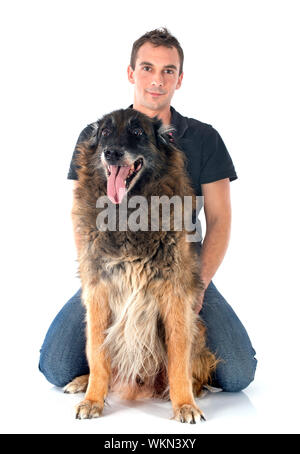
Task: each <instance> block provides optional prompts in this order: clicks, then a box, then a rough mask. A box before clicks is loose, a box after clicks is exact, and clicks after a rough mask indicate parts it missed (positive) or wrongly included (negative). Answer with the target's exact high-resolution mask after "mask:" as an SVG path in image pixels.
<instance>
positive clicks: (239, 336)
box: [39, 281, 257, 392]
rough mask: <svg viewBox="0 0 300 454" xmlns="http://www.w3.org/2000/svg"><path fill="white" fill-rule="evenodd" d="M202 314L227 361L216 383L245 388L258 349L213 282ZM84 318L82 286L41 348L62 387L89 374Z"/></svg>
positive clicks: (44, 364) (213, 344) (211, 341)
mask: <svg viewBox="0 0 300 454" xmlns="http://www.w3.org/2000/svg"><path fill="white" fill-rule="evenodd" d="M200 315H201V317H202V319H203V321H204V323H205V325H206V328H207V331H206V335H207V345H208V347H209V348H210V350H211V351H212V352H214V353H216V355H217V356H218V358H221V359H222V360H223V361H221V362H220V363H219V364H218V366H217V369H216V372H215V375H214V377H213V382H212V385H213V386H216V387H218V388H222V389H223V391H229V392H236V391H241V390H242V389H244V388H246V387H247V386H248V385H249V383H251V382H252V380H253V379H254V375H255V370H256V364H257V360H256V359H255V358H254V355H255V350H254V349H253V347H252V345H251V342H250V339H249V337H248V334H247V332H246V330H245V328H244V326H243V325H242V323H241V322H240V320H239V319H238V317H237V316H236V314H235V313H234V311H233V310H232V308H231V307H230V306H229V304H228V303H227V302H226V300H225V299H224V298H223V296H222V295H221V294H220V293H219V291H218V290H217V289H216V287H215V285H214V284H213V282H212V281H211V282H210V284H209V286H208V287H207V289H206V292H205V295H204V301H203V306H202V309H201V311H200ZM84 319H85V309H84V307H83V305H82V304H81V289H79V290H78V292H77V293H75V295H74V296H72V298H71V299H70V300H69V301H68V302H67V303H66V304H65V305H64V306H63V308H62V309H61V311H60V312H59V313H58V314H57V316H56V317H55V319H54V320H53V322H52V324H51V326H50V328H49V330H48V332H47V334H46V337H45V340H44V343H43V345H42V348H41V350H40V362H39V370H40V371H41V372H42V373H43V374H44V376H45V377H46V378H47V380H48V381H49V382H50V383H52V384H53V385H56V386H59V387H62V386H65V385H66V384H67V383H69V382H70V381H71V380H72V379H73V378H75V377H77V376H78V375H84V374H88V373H89V367H88V363H87V359H86V355H85V343H86V339H85V321H84Z"/></svg>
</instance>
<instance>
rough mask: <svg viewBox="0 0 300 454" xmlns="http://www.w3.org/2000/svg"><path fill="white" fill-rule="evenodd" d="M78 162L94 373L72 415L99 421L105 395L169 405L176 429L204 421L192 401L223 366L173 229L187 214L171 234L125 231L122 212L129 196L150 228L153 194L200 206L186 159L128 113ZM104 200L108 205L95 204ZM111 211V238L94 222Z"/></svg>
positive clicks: (189, 248)
mask: <svg viewBox="0 0 300 454" xmlns="http://www.w3.org/2000/svg"><path fill="white" fill-rule="evenodd" d="M76 161H77V164H78V166H79V168H78V170H77V173H78V186H77V188H76V189H75V192H74V207H73V222H74V224H75V225H74V227H75V230H76V231H77V233H78V235H79V236H80V248H79V253H78V261H79V274H80V278H81V283H82V300H83V303H84V305H85V307H86V322H87V329H86V335H87V346H86V353H87V359H88V363H89V368H90V375H89V376H88V375H85V376H81V377H77V378H75V379H74V380H73V381H72V382H71V383H69V385H67V387H66V388H65V391H66V392H79V391H85V390H86V388H87V390H86V395H85V398H84V400H83V401H82V402H81V403H79V405H78V406H77V411H76V417H77V418H79V419H82V418H94V417H98V416H100V415H101V413H102V410H103V406H104V400H105V397H106V395H107V394H108V392H109V391H111V390H118V391H119V392H120V393H121V395H122V397H125V398H129V399H136V398H137V397H145V396H153V397H161V398H170V399H171V401H172V406H173V409H174V418H175V419H176V420H178V421H181V422H189V423H195V422H197V421H199V420H201V419H204V415H203V413H202V412H201V410H200V409H199V408H198V407H197V405H196V403H195V401H194V396H199V395H200V393H201V390H202V388H203V386H204V385H206V384H208V383H209V380H210V377H211V373H212V371H213V370H214V368H215V366H216V362H217V361H216V358H215V356H214V355H213V354H212V353H211V352H210V351H209V350H208V349H207V347H206V346H205V328H204V326H203V324H202V323H201V321H200V319H199V317H198V316H197V314H196V313H195V312H194V306H195V303H196V300H197V295H199V293H200V292H201V291H202V290H203V289H202V286H201V281H200V277H199V256H198V255H197V253H196V251H195V248H194V247H193V246H194V243H193V242H189V241H187V240H186V238H187V230H186V229H185V228H184V225H183V228H182V229H177V228H175V227H174V223H175V221H176V220H177V221H178V218H180V216H182V214H181V213H182V211H180V210H179V209H178V207H175V204H173V205H172V206H171V210H170V228H169V230H166V229H165V228H163V226H162V223H160V224H159V228H156V229H153V228H152V227H151V226H150V225H148V230H146V229H145V228H144V229H143V230H142V229H140V230H137V231H136V229H133V230H132V229H128V228H127V229H124V228H122V229H121V228H120V218H119V217H118V215H120V213H121V207H123V206H125V205H126V207H127V208H128V211H127V216H128V218H127V219H128V220H129V215H132V214H133V210H132V207H131V208H130V203H129V202H130V199H132V197H133V196H143V198H144V199H145V200H146V201H147V202H148V206H147V208H148V209H147V210H145V206H144V208H143V209H144V211H140V212H139V215H140V217H142V218H143V221H145V220H147V221H148V222H149V223H150V220H151V219H152V216H153V215H154V214H155V213H154V208H153V206H151V199H153V196H157V197H161V196H167V198H171V197H173V196H177V197H179V198H180V199H181V200H183V198H184V196H190V197H191V198H193V206H194V199H195V195H194V192H193V189H192V186H191V184H190V181H189V178H188V175H187V173H186V171H185V157H184V154H183V153H182V151H180V150H179V149H178V148H177V147H176V146H175V142H174V140H173V139H172V136H171V134H170V130H168V129H167V128H166V127H164V126H163V125H162V122H161V121H160V120H159V119H158V118H157V117H155V118H154V119H150V118H149V117H147V116H146V115H144V114H142V113H140V112H137V111H135V110H134V109H126V110H118V111H114V112H112V113H111V114H108V115H105V116H104V117H103V118H102V119H101V120H99V121H98V122H96V123H95V124H94V133H93V134H92V137H91V138H90V139H89V140H88V141H86V142H83V143H81V144H79V145H78V148H77V160H76ZM105 196H106V198H107V201H108V203H107V204H106V205H105V206H104V205H103V204H102V203H101V202H99V200H100V201H101V197H105ZM109 205H110V208H114V209H115V213H116V217H118V222H117V223H116V228H115V229H106V230H105V229H103V228H99V217H98V216H99V214H101V213H102V212H103V210H104V209H107V207H108V206H109ZM127 205H128V206H127ZM158 211H159V219H160V221H161V220H162V214H161V211H162V210H160V209H158ZM100 224H101V222H100ZM151 228H152V230H151Z"/></svg>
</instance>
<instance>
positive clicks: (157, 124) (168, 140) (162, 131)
mask: <svg viewBox="0 0 300 454" xmlns="http://www.w3.org/2000/svg"><path fill="white" fill-rule="evenodd" d="M153 129H154V135H155V139H156V145H157V147H159V145H160V144H163V145H171V144H175V143H174V137H173V134H174V132H175V130H176V129H175V128H174V126H171V125H167V126H166V125H164V124H163V122H162V121H161V119H160V118H158V117H157V116H155V117H154V118H153Z"/></svg>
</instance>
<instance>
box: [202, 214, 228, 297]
mask: <svg viewBox="0 0 300 454" xmlns="http://www.w3.org/2000/svg"><path fill="white" fill-rule="evenodd" d="M229 238H230V221H229V220H228V221H227V222H224V220H216V221H215V222H213V223H211V224H210V225H209V226H207V229H206V234H205V238H204V241H203V245H202V248H201V268H200V278H201V280H202V282H203V284H204V287H205V289H206V288H207V287H208V285H209V283H210V281H211V280H212V278H213V276H214V275H215V273H216V271H217V269H218V268H219V266H220V264H221V263H222V261H223V258H224V256H225V253H226V250H227V247H228V244H229Z"/></svg>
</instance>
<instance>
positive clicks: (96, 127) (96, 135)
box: [89, 120, 101, 149]
mask: <svg viewBox="0 0 300 454" xmlns="http://www.w3.org/2000/svg"><path fill="white" fill-rule="evenodd" d="M100 124H101V120H98V121H95V123H92V124H91V128H92V132H91V136H90V138H89V146H90V147H91V148H93V149H96V148H97V146H98V143H99V139H100Z"/></svg>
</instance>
